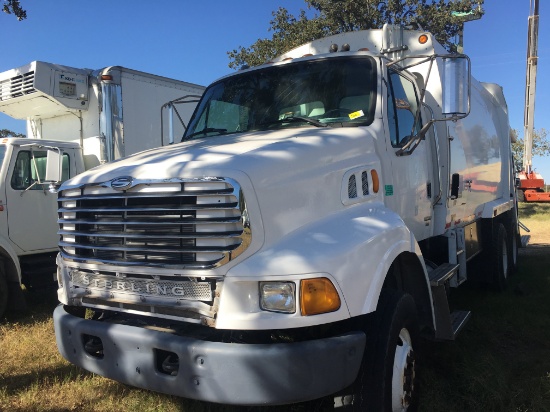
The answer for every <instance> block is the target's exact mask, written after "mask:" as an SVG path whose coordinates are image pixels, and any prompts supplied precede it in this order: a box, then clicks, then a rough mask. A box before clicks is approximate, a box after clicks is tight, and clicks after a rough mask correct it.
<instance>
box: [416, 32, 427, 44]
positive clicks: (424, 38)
mask: <svg viewBox="0 0 550 412" xmlns="http://www.w3.org/2000/svg"><path fill="white" fill-rule="evenodd" d="M427 41H428V35H427V34H421V35H420V37H419V38H418V42H419V43H420V44H426V42H427Z"/></svg>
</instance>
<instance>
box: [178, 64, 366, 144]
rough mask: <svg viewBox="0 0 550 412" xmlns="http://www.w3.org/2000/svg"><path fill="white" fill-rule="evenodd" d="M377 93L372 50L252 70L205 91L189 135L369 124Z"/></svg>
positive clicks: (199, 135)
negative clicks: (370, 51)
mask: <svg viewBox="0 0 550 412" xmlns="http://www.w3.org/2000/svg"><path fill="white" fill-rule="evenodd" d="M375 97H376V65H375V62H374V59H372V58H371V57H368V56H346V57H337V58H325V59H320V60H306V61H301V62H296V63H289V64H285V65H280V66H273V67H268V68H263V69H260V70H252V71H250V72H246V73H242V74H240V75H239V74H237V75H235V76H231V77H228V78H226V79H222V80H220V81H219V82H217V83H214V84H213V85H211V86H210V87H209V88H208V89H207V90H206V91H205V93H204V95H203V98H202V99H201V102H200V103H199V105H198V107H197V110H196V111H195V113H194V114H193V117H192V119H191V121H190V123H189V127H188V128H187V131H186V133H185V135H184V138H183V140H189V139H195V138H205V137H213V136H220V135H225V134H229V133H240V132H247V131H255V130H267V129H274V128H282V127H327V126H332V127H345V126H359V125H361V126H363V125H368V124H370V123H371V122H372V120H373V118H374V104H375V100H376V98H375Z"/></svg>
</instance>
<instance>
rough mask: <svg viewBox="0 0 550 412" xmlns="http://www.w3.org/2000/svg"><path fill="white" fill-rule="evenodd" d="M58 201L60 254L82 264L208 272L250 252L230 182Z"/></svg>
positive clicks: (163, 185) (92, 188)
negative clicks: (245, 252) (96, 263)
mask: <svg viewBox="0 0 550 412" xmlns="http://www.w3.org/2000/svg"><path fill="white" fill-rule="evenodd" d="M115 180H117V181H119V179H115ZM58 201H59V220H58V222H59V227H60V230H59V232H58V233H59V235H60V243H59V246H60V250H61V254H62V256H63V257H64V258H65V259H69V260H73V261H76V262H102V263H109V264H115V265H134V266H136V265H139V266H162V267H178V268H195V269H197V268H199V269H208V268H213V267H216V266H219V265H222V264H224V263H227V262H228V261H230V260H231V259H234V258H235V257H236V256H238V255H239V254H240V253H242V251H243V250H244V249H245V248H246V246H247V245H248V244H249V239H248V238H249V237H250V226H249V223H248V222H247V223H246V224H245V225H243V221H242V218H243V215H244V216H248V213H247V212H246V210H245V209H246V206H245V201H244V197H243V196H242V193H241V190H240V187H239V185H238V183H237V182H235V181H233V180H231V179H225V178H204V179H171V180H163V181H132V183H131V185H130V187H129V188H127V189H126V190H116V189H114V188H113V185H111V181H109V182H103V183H100V184H97V185H83V186H78V187H71V188H67V189H63V188H62V191H60V193H59V198H58Z"/></svg>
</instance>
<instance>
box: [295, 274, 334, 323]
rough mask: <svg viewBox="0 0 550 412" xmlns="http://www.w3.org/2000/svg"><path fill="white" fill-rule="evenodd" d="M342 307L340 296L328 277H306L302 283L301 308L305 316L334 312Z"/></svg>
mask: <svg viewBox="0 0 550 412" xmlns="http://www.w3.org/2000/svg"><path fill="white" fill-rule="evenodd" d="M339 308H340V296H338V292H337V291H336V288H335V287H334V285H333V284H332V282H331V281H330V280H328V279H327V278H314V279H304V280H302V281H301V284H300V309H301V311H302V315H303V316H310V315H318V314H320V313H327V312H334V311H335V310H338V309H339Z"/></svg>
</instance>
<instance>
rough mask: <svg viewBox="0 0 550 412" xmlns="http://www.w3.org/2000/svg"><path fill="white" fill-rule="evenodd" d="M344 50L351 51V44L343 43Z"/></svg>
mask: <svg viewBox="0 0 550 412" xmlns="http://www.w3.org/2000/svg"><path fill="white" fill-rule="evenodd" d="M342 51H349V44H347V43H344V44H342Z"/></svg>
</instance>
